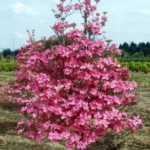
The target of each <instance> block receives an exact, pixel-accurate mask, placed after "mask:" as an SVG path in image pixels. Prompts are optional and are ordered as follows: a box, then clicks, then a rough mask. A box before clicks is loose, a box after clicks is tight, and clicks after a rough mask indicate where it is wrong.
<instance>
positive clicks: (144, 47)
mask: <svg viewBox="0 0 150 150" xmlns="http://www.w3.org/2000/svg"><path fill="white" fill-rule="evenodd" d="M119 49H121V50H122V56H121V60H122V61H126V62H127V61H128V62H130V61H142V62H143V61H150V43H149V42H146V43H144V42H140V43H138V44H136V43H134V42H131V43H130V44H128V43H126V42H124V43H123V44H120V45H119Z"/></svg>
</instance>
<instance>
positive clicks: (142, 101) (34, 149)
mask: <svg viewBox="0 0 150 150" xmlns="http://www.w3.org/2000/svg"><path fill="white" fill-rule="evenodd" d="M131 77H132V79H133V80H136V81H137V82H138V83H140V84H139V87H138V89H137V91H136V93H137V97H136V100H137V103H135V104H134V105H131V106H129V107H125V108H124V111H128V112H129V114H130V113H132V114H135V115H140V116H141V117H142V119H143V121H144V125H143V127H141V128H140V129H138V130H137V131H136V132H135V133H131V132H129V131H127V130H124V131H123V132H121V133H118V134H116V133H113V132H111V131H109V132H108V133H107V134H106V135H105V136H104V137H101V138H100V139H99V140H98V141H97V142H96V143H94V144H92V145H90V146H89V147H88V148H87V150H150V73H148V74H145V73H141V72H139V73H136V72H131ZM13 78H14V72H0V85H1V87H3V86H4V85H6V84H7V83H8V82H9V80H13ZM22 117H23V116H22V115H21V114H20V113H19V107H18V106H17V105H15V104H13V103H10V102H0V150H65V147H64V145H62V144H61V143H53V142H50V141H43V142H41V143H37V142H36V141H34V140H30V139H28V138H25V137H24V136H20V135H17V133H16V130H15V127H16V124H17V121H18V120H19V119H20V118H22Z"/></svg>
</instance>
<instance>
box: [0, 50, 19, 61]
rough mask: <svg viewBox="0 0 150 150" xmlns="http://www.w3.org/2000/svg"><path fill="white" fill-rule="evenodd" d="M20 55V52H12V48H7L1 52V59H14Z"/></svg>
mask: <svg viewBox="0 0 150 150" xmlns="http://www.w3.org/2000/svg"><path fill="white" fill-rule="evenodd" d="M18 53H19V50H18V49H16V50H14V51H13V50H11V49H10V48H5V49H3V50H2V52H0V59H3V58H6V59H14V58H15V57H16V56H17V54H18Z"/></svg>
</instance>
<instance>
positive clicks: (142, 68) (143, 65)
mask: <svg viewBox="0 0 150 150" xmlns="http://www.w3.org/2000/svg"><path fill="white" fill-rule="evenodd" d="M121 65H122V66H124V67H127V68H128V69H129V70H131V71H136V72H144V73H148V72H150V62H135V61H131V62H121Z"/></svg>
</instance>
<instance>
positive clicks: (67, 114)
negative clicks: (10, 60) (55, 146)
mask: <svg viewBox="0 0 150 150" xmlns="http://www.w3.org/2000/svg"><path fill="white" fill-rule="evenodd" d="M66 3H67V1H65V0H61V1H60V3H59V4H57V8H58V10H57V11H55V10H53V12H54V15H55V17H56V18H57V22H56V23H55V24H54V25H53V26H52V29H53V30H54V32H55V34H56V36H57V37H58V41H59V45H53V44H52V43H53V42H54V39H53V38H50V39H46V38H45V37H44V38H42V40H41V41H40V42H36V41H35V39H34V36H33V35H32V34H31V35H30V40H29V41H28V45H26V46H24V47H22V48H21V51H20V53H19V55H18V58H17V62H18V68H17V74H16V79H15V83H14V84H13V85H12V86H11V88H9V89H8V93H9V94H10V95H13V98H14V100H15V102H17V103H19V104H22V105H23V107H22V109H21V112H22V113H23V114H25V115H27V118H26V119H22V120H21V121H20V122H19V123H18V126H17V129H18V133H20V134H21V133H24V134H25V135H26V136H28V137H30V138H33V139H36V140H37V141H41V140H43V139H49V140H52V141H60V140H63V141H66V147H68V148H74V147H76V148H77V149H81V150H84V149H85V148H86V147H87V146H88V145H89V144H91V143H93V142H95V141H96V140H97V139H98V137H99V136H102V135H104V134H105V132H106V131H107V130H108V129H112V130H114V131H115V132H119V131H121V130H123V128H129V129H131V130H133V131H134V130H136V129H137V128H138V127H139V126H140V125H141V124H142V122H141V120H140V119H139V117H133V118H129V117H128V115H127V114H126V113H125V112H122V111H120V110H119V107H120V106H125V105H128V104H130V103H132V102H133V100H134V96H135V95H134V94H133V93H134V92H133V91H134V90H135V88H136V86H137V85H136V83H135V82H134V81H131V82H129V81H128V79H129V77H130V76H129V73H128V70H127V69H126V68H122V67H121V66H120V65H119V64H118V63H117V59H116V58H115V57H116V56H117V55H120V54H121V52H120V50H119V49H117V48H116V45H115V44H111V43H109V42H108V43H105V42H103V41H102V40H100V38H99V36H100V35H101V28H102V27H103V26H104V25H105V22H106V21H107V17H106V13H103V15H102V16H101V15H100V14H99V13H97V12H96V5H97V3H98V1H96V2H95V3H96V4H95V5H93V4H92V3H91V1H90V0H82V1H80V0H79V2H77V3H75V4H71V3H70V4H68V5H67V4H66ZM74 11H77V12H79V13H81V15H82V17H83V23H82V25H83V29H82V30H79V29H77V28H76V24H75V23H69V22H68V21H67V20H66V18H67V16H69V15H71V14H72V13H73V12H74ZM66 39H67V40H68V41H71V42H70V43H69V44H67V43H66ZM46 41H49V42H50V43H51V45H53V46H51V47H50V48H45V42H46ZM12 89H13V90H12Z"/></svg>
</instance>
